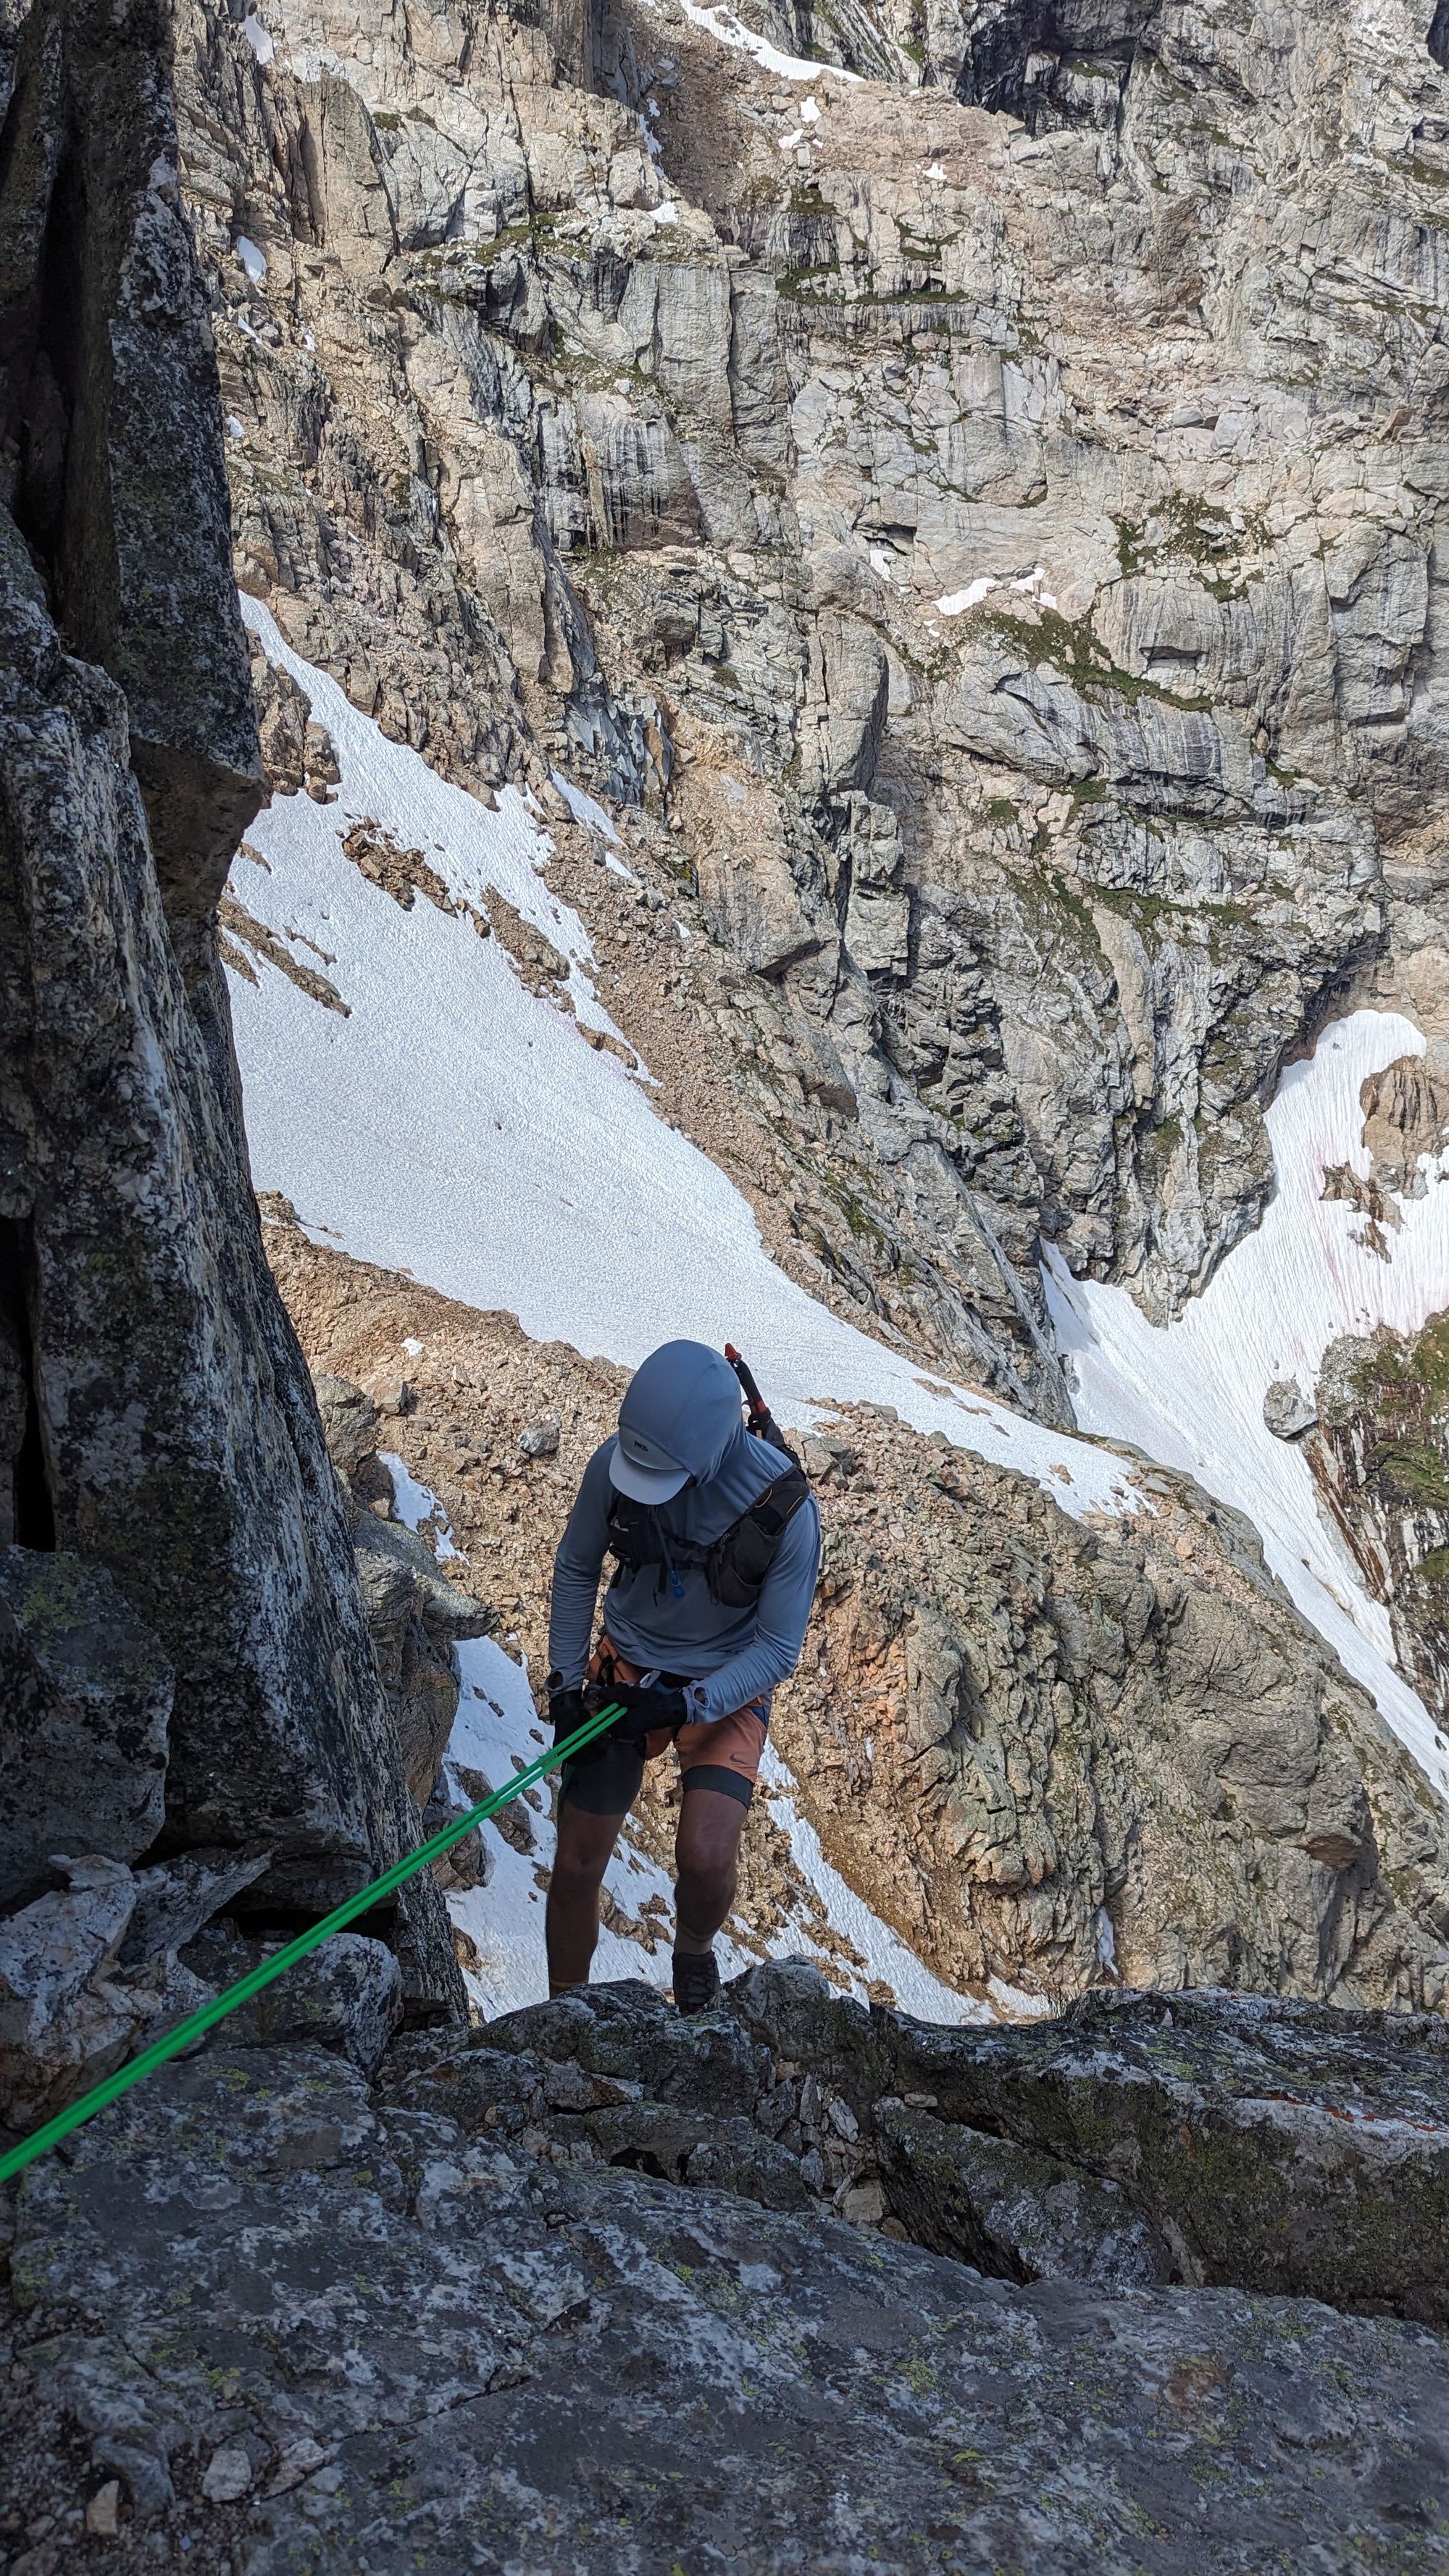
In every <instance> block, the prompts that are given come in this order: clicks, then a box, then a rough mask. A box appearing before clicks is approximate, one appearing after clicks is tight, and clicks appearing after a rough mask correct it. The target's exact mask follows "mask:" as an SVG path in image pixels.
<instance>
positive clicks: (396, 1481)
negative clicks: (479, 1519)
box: [377, 1343, 463, 1565]
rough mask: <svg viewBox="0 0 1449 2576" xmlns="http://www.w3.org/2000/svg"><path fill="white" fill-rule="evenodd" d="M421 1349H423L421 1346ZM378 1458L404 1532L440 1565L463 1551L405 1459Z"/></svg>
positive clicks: (385, 1454) (385, 1452)
mask: <svg viewBox="0 0 1449 2576" xmlns="http://www.w3.org/2000/svg"><path fill="white" fill-rule="evenodd" d="M418 1348H419V1349H421V1348H422V1345H421V1343H419V1345H418ZM377 1454H378V1456H379V1458H380V1459H381V1460H382V1463H383V1465H384V1467H386V1469H387V1472H388V1474H389V1475H390V1476H391V1478H392V1490H393V1508H394V1510H395V1511H396V1513H397V1516H398V1519H399V1520H400V1521H401V1522H402V1523H403V1526H404V1528H406V1529H410V1530H412V1531H413V1532H414V1533H415V1535H417V1536H419V1537H422V1538H426V1539H427V1540H429V1541H430V1542H431V1545H432V1550H433V1554H434V1555H435V1556H436V1557H437V1559H438V1561H439V1563H440V1564H443V1565H446V1563H447V1561H448V1559H449V1557H458V1556H461V1555H462V1553H463V1551H462V1549H461V1548H460V1547H459V1546H458V1544H457V1542H456V1540H455V1539H454V1537H453V1525H452V1522H451V1521H450V1520H449V1518H448V1515H447V1513H446V1512H445V1511H444V1509H443V1506H442V1504H441V1503H440V1502H439V1500H438V1498H437V1495H436V1494H430V1493H429V1491H428V1489H427V1486H426V1485H420V1484H419V1483H418V1480H417V1478H416V1476H414V1474H413V1473H412V1470H411V1468H410V1467H409V1466H408V1464H407V1462H406V1460H405V1459H402V1458H399V1457H398V1455H397V1453H396V1451H395V1450H392V1449H379V1451H378V1453H377Z"/></svg>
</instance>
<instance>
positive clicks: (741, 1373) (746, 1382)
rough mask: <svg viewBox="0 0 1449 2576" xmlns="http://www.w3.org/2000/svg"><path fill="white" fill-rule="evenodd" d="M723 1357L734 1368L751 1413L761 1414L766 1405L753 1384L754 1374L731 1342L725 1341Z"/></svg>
mask: <svg viewBox="0 0 1449 2576" xmlns="http://www.w3.org/2000/svg"><path fill="white" fill-rule="evenodd" d="M725 1358H726V1359H727V1360H728V1361H729V1364H730V1367H731V1368H732V1369H733V1370H734V1373H735V1375H736V1377H737V1378H738V1379H739V1382H740V1384H741V1386H742V1387H743V1388H744V1390H745V1395H746V1398H747V1400H748V1403H749V1408H750V1411H751V1413H753V1414H763V1413H764V1412H765V1411H766V1406H765V1402H764V1399H763V1397H762V1396H761V1394H760V1390H759V1388H758V1387H757V1386H756V1384H755V1380H754V1374H753V1372H752V1370H751V1368H750V1366H749V1363H748V1361H746V1360H744V1359H742V1358H741V1357H740V1354H739V1352H738V1351H737V1350H736V1349H735V1346H734V1343H733V1342H726V1344H725Z"/></svg>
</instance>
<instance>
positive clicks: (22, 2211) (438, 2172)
mask: <svg viewBox="0 0 1449 2576" xmlns="http://www.w3.org/2000/svg"><path fill="white" fill-rule="evenodd" d="M492 2053H493V2054H494V2055H498V2056H506V2055H508V2054H509V2053H510V2052H509V2051H508V2050H503V2051H495V2052H492ZM705 2053H706V2055H707V2054H708V2050H707V2049H706V2052H705ZM404 2089H405V2088H404ZM11 2282H12V2295H13V2309H12V2311H11V2313H10V2316H9V2318H8V2319H7V2320H5V2321H4V2322H5V2323H6V2324H7V2325H8V2328H9V2333H10V2336H11V2338H12V2340H11V2341H10V2343H9V2347H8V2348H9V2350H10V2352H11V2354H12V2360H11V2367H10V2369H9V2372H8V2374H7V2375H6V2377H5V2378H4V2380H3V2381H0V2458H3V2460H4V2462H5V2467H4V2470H3V2472H0V2475H3V2480H4V2505H5V2511H6V2513H7V2516H8V2520H7V2522H6V2524H5V2526H4V2527H5V2528H7V2529H9V2530H11V2531H15V2530H24V2531H26V2532H28V2531H29V2530H30V2529H32V2528H35V2527H36V2526H39V2527H40V2528H41V2529H42V2530H44V2531H48V2532H49V2533H51V2534H53V2538H52V2539H50V2540H49V2541H48V2542H46V2541H42V2542H41V2543H40V2544H39V2545H38V2551H37V2553H36V2554H32V2552H31V2551H29V2550H27V2551H26V2552H25V2553H24V2564H25V2566H26V2569H27V2576H29V2570H30V2569H31V2568H32V2567H36V2566H38V2565H39V2564H41V2563H43V2564H44V2565H45V2566H46V2567H47V2568H49V2569H50V2570H52V2571H54V2570H55V2569H58V2568H60V2567H61V2566H62V2565H68V2564H69V2563H70V2558H71V2555H74V2554H75V2553H73V2552H71V2551H70V2550H69V2540H70V2538H71V2536H74V2537H75V2539H76V2540H79V2538H80V2535H81V2533H82V2528H83V2518H84V2515H85V2512H86V2509H87V2506H88V2504H91V2503H97V2502H98V2500H99V2499H101V2498H102V2497H104V2496H105V2494H106V2490H107V2489H110V2488H112V2487H116V2488H118V2489H119V2496H118V2497H116V2496H111V2497H109V2498H108V2499H107V2500H106V2502H105V2504H104V2505H103V2506H101V2507H100V2510H101V2512H102V2515H103V2517H109V2515H110V2514H111V2512H112V2510H113V2508H115V2507H116V2506H117V2505H119V2509H120V2511H121V2512H122V2513H123V2514H124V2515H125V2516H126V2517H134V2524H133V2526H132V2527H133V2529H134V2526H135V2525H140V2526H142V2527H143V2529H142V2530H136V2531H135V2545H136V2546H138V2547H139V2546H145V2547H146V2548H147V2549H148V2550H149V2552H150V2558H149V2559H148V2561H147V2563H150V2561H151V2560H152V2559H154V2560H157V2561H161V2560H165V2559H169V2558H170V2557H171V2556H172V2555H173V2554H178V2555H180V2556H184V2559H185V2563H187V2564H188V2565H190V2566H192V2567H199V2568H202V2569H205V2570H207V2571H208V2576H211V2571H216V2570H219V2569H220V2567H221V2566H222V2565H223V2564H224V2563H225V2564H227V2565H228V2566H230V2567H231V2568H232V2569H233V2570H235V2571H237V2576H283V2571H293V2570H295V2569H296V2568H298V2567H299V2566H306V2567H307V2568H308V2569H310V2570H311V2571H312V2576H343V2571H348V2576H351V2571H353V2570H355V2569H357V2568H358V2567H365V2568H366V2569H367V2570H368V2576H403V2572H404V2571H409V2576H411V2571H412V2570H414V2569H415V2568H417V2567H418V2566H426V2567H427V2568H428V2570H429V2571H430V2576H452V2571H454V2570H457V2571H459V2576H462V2571H463V2570H465V2569H466V2570H468V2571H470V2576H503V2571H505V2570H507V2571H508V2576H586V2571H587V2576H598V2571H601V2570H603V2569H605V2568H607V2569H609V2570H610V2571H614V2570H618V2571H620V2576H656V2571H665V2570H669V2569H671V2568H674V2567H679V2568H689V2569H701V2568H705V2567H709V2566H711V2565H714V2564H719V2563H727V2564H728V2565H729V2566H730V2568H731V2569H732V2570H735V2571H738V2576H767V2571H768V2576H775V2571H781V2576H783V2571H787V2570H788V2571H804V2570H806V2569H809V2570H810V2571H812V2576H817V2571H819V2572H821V2576H847V2571H855V2570H861V2569H868V2568H886V2567H888V2568H890V2569H891V2570H893V2571H899V2576H917V2571H919V2576H926V2571H927V2570H929V2571H931V2576H939V2571H941V2570H943V2569H949V2568H951V2567H953V2566H958V2567H961V2568H977V2567H993V2566H994V2567H1003V2568H1017V2567H1020V2568H1026V2567H1030V2568H1031V2570H1032V2571H1033V2576H1080V2571H1081V2570H1083V2569H1084V2568H1085V2567H1086V2566H1088V2565H1090V2566H1091V2567H1093V2568H1094V2569H1118V2568H1120V2569H1124V2570H1125V2569H1129V2568H1130V2569H1134V2570H1136V2569H1161V2570H1164V2571H1166V2570H1169V2569H1171V2570H1180V2569H1186V2568H1188V2567H1191V2568H1192V2569H1193V2570H1194V2571H1195V2572H1196V2576H1229V2571H1232V2576H1248V2571H1250V2570H1260V2569H1262V2568H1263V2567H1264V2565H1265V2564H1269V2563H1279V2564H1289V2563H1294V2553H1295V2552H1296V2551H1298V2550H1299V2549H1300V2546H1301V2539H1302V2534H1303V2532H1304V2530H1305V2529H1307V2528H1311V2530H1312V2533H1313V2550H1314V2565H1315V2567H1316V2568H1317V2569H1319V2570H1321V2571H1323V2572H1324V2576H1338V2572H1339V2571H1341V2576H1350V2571H1352V2576H1358V2571H1360V2570H1362V2569H1363V2568H1364V2567H1366V2566H1373V2565H1382V2566H1384V2567H1390V2566H1392V2567H1393V2568H1394V2570H1395V2571H1396V2576H1429V2571H1430V2570H1431V2569H1432V2570H1437V2569H1438V2567H1439V2565H1440V2563H1441V2556H1440V2553H1441V2540H1440V2538H1439V2536H1438V2535H1439V2534H1440V2533H1441V2532H1442V2529H1443V2517H1444V2515H1445V2513H1446V2512H1449V2456H1446V2446H1445V2440H1444V2426H1445V2424H1446V2422H1449V2354H1446V2349H1445V2346H1444V2345H1443V2343H1441V2342H1440V2341H1439V2340H1438V2339H1437V2338H1435V2337H1432V2336H1427V2335H1425V2334H1424V2333H1423V2332H1422V2331H1419V2330H1416V2329H1412V2328H1408V2327H1405V2326H1403V2325H1401V2324H1398V2323H1396V2322H1394V2321H1391V2320H1388V2319H1383V2318H1348V2317H1342V2316H1337V2315H1334V2314H1333V2313H1332V2312H1331V2311H1329V2310H1328V2309H1326V2308H1324V2307H1322V2306H1318V2305H1313V2304H1308V2303H1303V2304H1295V2303H1291V2302H1285V2301H1281V2300H1278V2301H1264V2300H1260V2299H1254V2298H1250V2297H1245V2296H1243V2295H1242V2294H1240V2293H1237V2292H1232V2291H1185V2290H1166V2291H1158V2292H1149V2293H1138V2294H1136V2295H1133V2296H1130V2297H1121V2298H1115V2299H1113V2298H1104V2297H1102V2296H1101V2295H1100V2294H1098V2293H1097V2292H1095V2291H1092V2290H1087V2289H1082V2288H1079V2287H1075V2286H1070V2285H1060V2284H1058V2285H1054V2286H1049V2287H1036V2288H1029V2289H1020V2288H1016V2287H1013V2286H1011V2285H1008V2284H1005V2283H1002V2282H999V2281H988V2280H983V2279H981V2278H980V2277H978V2276H977V2275H976V2274H974V2273H973V2272H971V2271H970V2270H968V2269H967V2268H966V2267H964V2266H963V2265H961V2264H958V2263H953V2262H950V2261H947V2260H944V2259H942V2258H941V2257H939V2256H935V2255H931V2254H927V2253H923V2252H921V2251H920V2250H918V2249H917V2248H916V2247H914V2246H911V2245H903V2244H896V2243H891V2242H888V2241H884V2240H882V2239H881V2238H880V2237H879V2236H871V2235H862V2234H859V2233H857V2232H855V2231H853V2230H852V2229H850V2228H847V2227H843V2226H840V2225H838V2224H836V2223H834V2222H832V2221H829V2220H821V2219H818V2218H816V2217H814V2216H802V2215H788V2214H779V2213H775V2212H771V2211H768V2210H765V2209H762V2208H759V2207H757V2206H754V2205H752V2204H751V2203H750V2202H749V2201H746V2200H742V2199H740V2198H738V2197H737V2196H734V2195H732V2194H730V2193H727V2192H719V2191H713V2190H705V2191H698V2192H694V2193H691V2194H689V2195H683V2194H681V2193H680V2192H678V2191H677V2190H675V2189H673V2188H672V2187H671V2186H670V2185H668V2184H666V2183H661V2182H658V2181H654V2180H650V2179H646V2178H645V2177H643V2176H641V2175H640V2174H638V2173H634V2172H621V2171H617V2170H613V2169H611V2168H609V2167H608V2166H602V2167H598V2168H596V2169H592V2170H585V2171H579V2170H571V2169H569V2168H567V2167H561V2166H559V2165H558V2164H556V2163H554V2162H553V2161H551V2160H549V2159H548V2158H546V2157H543V2156H540V2155H537V2154H533V2153H530V2152H529V2151H528V2150H527V2149H524V2148H521V2147H520V2146H519V2145H518V2144H516V2143H510V2144H509V2145H508V2146H506V2147H505V2146H504V2145H503V2144H501V2143H500V2142H498V2141H497V2140H495V2139H493V2138H490V2137H487V2136H476V2135H475V2136H473V2137H469V2136H467V2135H465V2133H464V2131H463V2129H462V2128H461V2127H460V2126H459V2125H458V2124H457V2123H456V2122H455V2121H453V2120H451V2119H449V2118H447V2117H445V2116H442V2115H441V2114H439V2113H437V2112H435V2111H432V2110H429V2109H426V2108H420V2107H415V2106H414V2107H408V2106H407V2105H405V2104H404V2103H402V2102H392V2101H389V2102H386V2103H385V2104H384V2105H383V2107H381V2108H378V2107H377V2106H376V2105H375V2103H374V2101H373V2099H372V2098H370V2096H369V2093H368V2089H367V2086H366V2084H365V2082H364V2081H363V2078H362V2077H361V2075H360V2074H359V2073H358V2071H357V2070H356V2069H355V2068H353V2067H351V2066H349V2065H348V2064H347V2063H346V2061H345V2060H343V2059H341V2058H339V2057H334V2056H323V2055H319V2054H317V2053H315V2052H312V2051H306V2050H301V2049H295V2050H288V2049H255V2050H234V2049H226V2048H218V2049H216V2050H215V2051H211V2052H208V2053H207V2054H206V2055H204V2056H202V2057H199V2058H196V2059H193V2060H191V2061H189V2062H187V2063H185V2064H182V2065H174V2066H171V2067H169V2068H167V2069H166V2070H165V2071H164V2072H163V2073H162V2074H161V2075H160V2076H159V2077H157V2078H156V2079H155V2081H154V2082H153V2083H151V2084H149V2085H147V2086H146V2087H144V2088H142V2090H141V2091H140V2092H139V2093H137V2094H136V2095H133V2096H131V2097H130V2098H129V2099H128V2100H127V2101H126V2102H125V2103H123V2104H118V2105H117V2106H115V2108H114V2109H113V2110H112V2111H111V2112H109V2113H107V2114H106V2115H105V2116H104V2118H103V2119H102V2120H100V2121H98V2122H97V2123H95V2124H94V2125H93V2126H92V2127H90V2128H89V2129H87V2130H86V2131H84V2132H83V2133H82V2134H81V2136H80V2137H79V2138H78V2140H77V2141H76V2143H75V2150H74V2153H73V2156H72V2158H71V2160H70V2161H69V2162H68V2163H67V2162H62V2161H60V2160H58V2159H52V2160H51V2161H49V2162H47V2163H43V2164H41V2165H40V2166H38V2167H37V2168H36V2169H35V2170H34V2171H33V2172H32V2173H31V2174H30V2175H29V2176H27V2177H26V2179H25V2181H24V2183H23V2185H22V2187H21V2189H20V2192H19V2195H18V2201H17V2203H16V2207H15V2236H14V2245H13V2254H12V2263H11ZM146 2526H149V2527H150V2529H149V2532H146V2535H145V2538H144V2540H143V2530H144V2528H145V2527H146ZM47 2550H48V2551H49V2553H50V2554H49V2555H47V2554H46V2552H47ZM1297 2563H1301V2559H1300V2560H1299V2561H1298V2562H1297Z"/></svg>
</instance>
